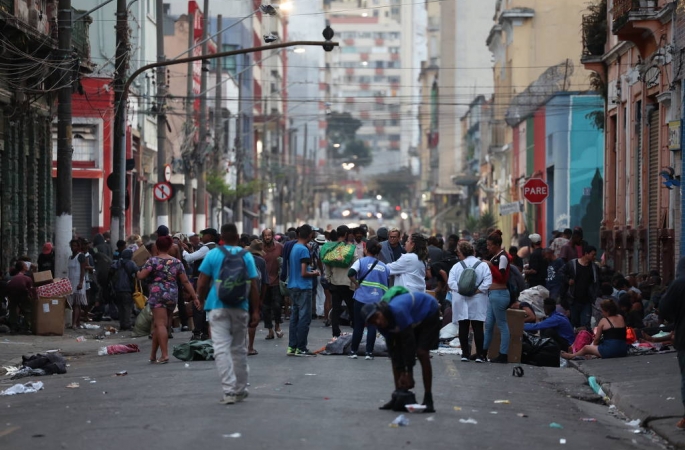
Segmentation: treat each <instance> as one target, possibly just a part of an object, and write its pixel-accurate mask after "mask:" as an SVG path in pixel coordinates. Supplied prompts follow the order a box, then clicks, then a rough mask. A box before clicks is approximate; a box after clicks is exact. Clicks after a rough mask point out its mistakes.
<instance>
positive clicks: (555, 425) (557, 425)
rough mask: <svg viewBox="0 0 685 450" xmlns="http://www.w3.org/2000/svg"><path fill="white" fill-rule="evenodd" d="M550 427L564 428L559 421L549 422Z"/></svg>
mask: <svg viewBox="0 0 685 450" xmlns="http://www.w3.org/2000/svg"><path fill="white" fill-rule="evenodd" d="M549 427H550V428H564V427H563V425H561V424H560V423H556V422H552V423H550V424H549Z"/></svg>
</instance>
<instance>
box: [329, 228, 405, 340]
mask: <svg viewBox="0 0 685 450" xmlns="http://www.w3.org/2000/svg"><path fill="white" fill-rule="evenodd" d="M336 232H337V235H338V242H337V244H336V245H338V246H340V245H342V246H344V245H348V244H346V242H347V237H348V234H349V233H350V229H349V228H348V227H347V225H340V226H339V227H338V228H337V230H336ZM397 234H398V236H399V232H398V233H397ZM328 251H333V250H328ZM321 258H322V259H325V256H324V254H322V256H321ZM356 260H357V258H356V255H355V257H354V258H353V259H352V261H351V262H350V265H349V266H347V267H333V266H331V265H330V264H324V272H325V274H326V280H327V281H328V284H329V286H330V288H329V289H330V291H331V301H332V303H333V305H332V306H333V312H332V314H331V331H332V332H333V337H338V336H340V315H341V314H342V304H343V302H345V306H346V307H347V314H348V315H349V317H350V323H351V324H352V323H354V317H353V316H354V303H353V302H354V299H353V296H354V291H353V290H352V286H351V285H352V282H351V281H350V278H349V277H348V276H347V273H348V272H349V270H350V267H352V264H354V262H355V261H356ZM381 262H382V261H381Z"/></svg>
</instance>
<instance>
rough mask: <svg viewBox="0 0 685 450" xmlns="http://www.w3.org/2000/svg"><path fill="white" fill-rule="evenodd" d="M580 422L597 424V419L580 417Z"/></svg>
mask: <svg viewBox="0 0 685 450" xmlns="http://www.w3.org/2000/svg"><path fill="white" fill-rule="evenodd" d="M580 420H581V421H583V422H597V419H595V418H594V417H582V418H581V419H580Z"/></svg>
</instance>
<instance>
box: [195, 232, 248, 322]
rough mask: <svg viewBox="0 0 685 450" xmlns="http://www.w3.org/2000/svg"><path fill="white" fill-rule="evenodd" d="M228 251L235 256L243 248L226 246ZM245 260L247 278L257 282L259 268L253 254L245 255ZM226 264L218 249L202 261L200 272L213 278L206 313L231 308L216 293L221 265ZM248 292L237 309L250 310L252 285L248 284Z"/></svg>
mask: <svg viewBox="0 0 685 450" xmlns="http://www.w3.org/2000/svg"><path fill="white" fill-rule="evenodd" d="M224 247H225V248H226V250H228V251H229V252H231V254H233V255H235V254H237V253H238V252H240V251H241V250H242V249H243V248H242V247H232V246H230V245H226V246H224ZM243 260H245V266H246V268H247V278H248V279H249V280H255V279H257V278H259V274H258V273H257V266H256V265H255V262H254V258H253V257H252V253H250V252H246V253H245V255H244V256H243ZM223 262H224V253H223V252H222V251H221V250H220V249H219V248H218V247H217V248H215V249H213V250H211V251H210V252H209V253H207V256H205V259H203V260H202V264H200V272H202V273H203V274H205V275H207V276H208V277H210V278H211V286H210V288H209V294H208V295H207V299H206V300H205V311H211V310H213V309H223V308H229V306H226V305H225V304H224V303H223V302H222V301H221V300H219V296H218V295H217V293H216V287H215V285H214V284H215V280H217V279H218V278H219V272H221V264H222V263H223ZM247 290H248V295H247V296H246V297H245V300H244V301H243V302H242V303H241V304H240V305H238V306H236V308H241V309H244V310H245V311H249V310H250V303H249V300H248V299H249V297H250V296H249V291H250V285H249V284H248V286H247Z"/></svg>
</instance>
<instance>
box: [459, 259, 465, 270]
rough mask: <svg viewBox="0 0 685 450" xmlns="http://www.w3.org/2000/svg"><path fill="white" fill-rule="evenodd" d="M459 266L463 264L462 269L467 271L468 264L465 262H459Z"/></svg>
mask: <svg viewBox="0 0 685 450" xmlns="http://www.w3.org/2000/svg"><path fill="white" fill-rule="evenodd" d="M459 264H461V267H463V268H464V270H466V263H465V262H464V261H459Z"/></svg>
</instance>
